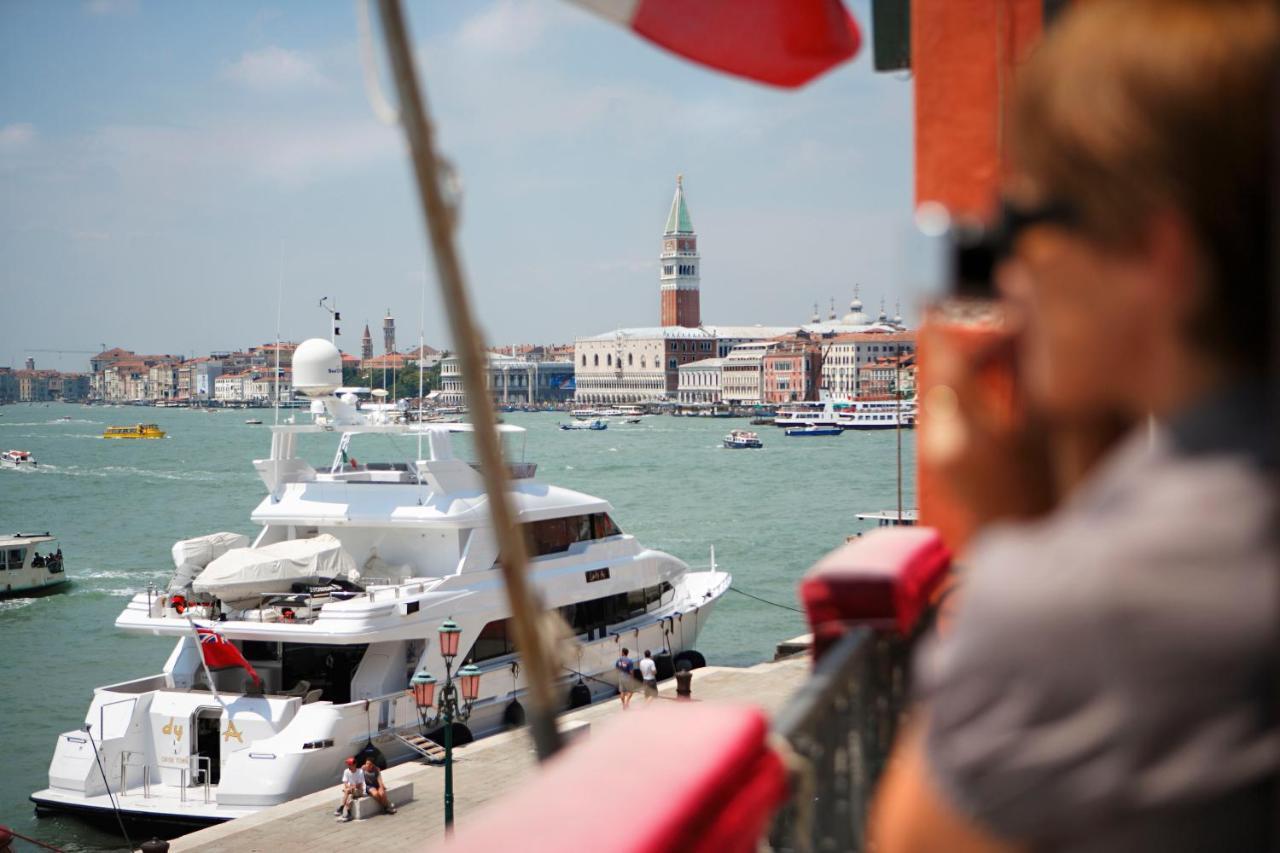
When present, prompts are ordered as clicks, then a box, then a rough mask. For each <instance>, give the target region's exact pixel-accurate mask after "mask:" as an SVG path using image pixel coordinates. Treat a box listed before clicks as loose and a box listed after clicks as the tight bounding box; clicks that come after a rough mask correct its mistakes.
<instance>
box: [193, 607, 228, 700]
mask: <svg viewBox="0 0 1280 853" xmlns="http://www.w3.org/2000/svg"><path fill="white" fill-rule="evenodd" d="M182 615H183V616H185V617H187V624H188V625H190V626H191V635H192V636H193V637H195V638H196V654H198V655H199V656H200V666H202V667H204V677H205V679H206V680H207V681H208V682H209V692H210V693H212V694H213V698H214V699H216V700H217V702H218V704H219V705H221V706H222V707H223V708H224V709H225V710H226V712H227V718H228V719H230V717H231V709H230V708H227V703H226V702H223V701H222V697H221V696H219V695H218V687H217V685H216V684H215V683H214V681H213V673H212V672H210V671H209V662H208V661H207V660H205V659H204V649H203V648H202V647H201V643H200V632H199V631H197V630H196V629H197V628H198V627H199V626H198V625H196V622H195V620H194V619H192V618H191V614H190V613H183V614H182ZM209 630H213V629H212V628H210V629H209Z"/></svg>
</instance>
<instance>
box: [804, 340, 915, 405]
mask: <svg viewBox="0 0 1280 853" xmlns="http://www.w3.org/2000/svg"><path fill="white" fill-rule="evenodd" d="M915 351H916V335H915V332H907V331H871V332H855V333H853V334H846V335H837V336H835V337H833V338H831V339H830V340H829V341H825V342H824V345H823V359H822V387H823V388H825V389H826V390H827V392H828V393H829V394H830V395H831V396H832V397H835V398H837V399H853V398H856V397H858V396H860V394H861V391H860V388H859V378H860V375H859V371H860V370H861V369H862V367H863V366H864V365H867V364H870V363H872V362H874V361H875V360H876V359H878V358H881V357H889V356H901V355H905V354H908V353H914V352H915Z"/></svg>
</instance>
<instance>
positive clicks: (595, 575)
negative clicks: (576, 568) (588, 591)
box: [587, 568, 609, 583]
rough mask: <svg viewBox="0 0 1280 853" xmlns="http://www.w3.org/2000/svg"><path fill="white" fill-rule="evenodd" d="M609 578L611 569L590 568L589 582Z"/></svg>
mask: <svg viewBox="0 0 1280 853" xmlns="http://www.w3.org/2000/svg"><path fill="white" fill-rule="evenodd" d="M608 579H609V570H608V569H607V568H604V569H588V570H587V583H595V582H596V581H607V580H608Z"/></svg>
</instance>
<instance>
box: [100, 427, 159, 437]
mask: <svg viewBox="0 0 1280 853" xmlns="http://www.w3.org/2000/svg"><path fill="white" fill-rule="evenodd" d="M102 437H103V438H164V430H162V429H160V427H158V426H156V425H155V424H135V425H133V426H113V427H107V429H106V431H105V432H103V433H102Z"/></svg>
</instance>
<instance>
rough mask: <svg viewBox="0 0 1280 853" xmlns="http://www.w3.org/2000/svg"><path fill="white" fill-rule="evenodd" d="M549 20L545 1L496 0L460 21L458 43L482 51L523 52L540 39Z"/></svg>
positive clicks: (468, 48)
mask: <svg viewBox="0 0 1280 853" xmlns="http://www.w3.org/2000/svg"><path fill="white" fill-rule="evenodd" d="M550 23H551V12H549V4H547V3H535V2H530V0H498V2H496V3H494V4H493V5H492V6H490V7H489V8H488V9H485V10H484V11H483V12H481V13H479V14H478V15H474V16H472V17H471V18H469V19H468V20H467V21H466V22H464V23H463V25H462V27H461V28H460V29H459V31H458V44H459V46H460V47H462V48H463V49H464V50H474V51H477V52H482V53H508V54H515V53H525V52H527V51H529V50H530V49H532V48H533V47H534V46H535V45H537V44H538V42H539V41H541V40H542V36H543V33H545V32H546V30H547V27H548V26H549V25H550Z"/></svg>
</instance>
